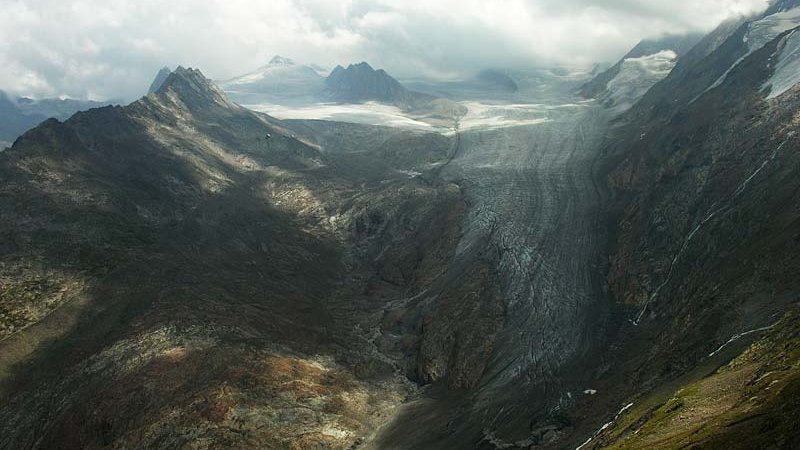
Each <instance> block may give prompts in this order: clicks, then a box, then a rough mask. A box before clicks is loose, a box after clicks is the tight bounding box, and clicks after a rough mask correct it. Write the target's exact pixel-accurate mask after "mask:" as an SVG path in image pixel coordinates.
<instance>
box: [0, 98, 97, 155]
mask: <svg viewBox="0 0 800 450" xmlns="http://www.w3.org/2000/svg"><path fill="white" fill-rule="evenodd" d="M111 103H112V102H96V101H83V100H73V99H59V98H45V99H41V100H34V99H31V98H28V97H13V96H10V95H8V94H7V93H5V92H3V91H0V150H2V149H3V148H5V147H6V146H8V145H10V144H11V143H12V142H13V141H14V140H15V139H16V138H17V137H19V136H20V135H21V134H22V133H24V132H26V131H27V130H29V129H31V128H33V127H34V126H36V125H37V124H39V123H41V122H43V121H44V120H46V119H48V118H56V119H59V120H65V119H67V118H69V117H70V116H72V115H73V114H75V113H76V112H78V111H84V110H87V109H90V108H97V107H99V106H105V105H108V104H111Z"/></svg>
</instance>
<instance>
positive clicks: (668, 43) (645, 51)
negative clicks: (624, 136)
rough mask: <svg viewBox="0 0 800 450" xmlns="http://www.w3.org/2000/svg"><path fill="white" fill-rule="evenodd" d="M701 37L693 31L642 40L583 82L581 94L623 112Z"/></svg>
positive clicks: (666, 72) (661, 77) (673, 65)
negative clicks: (613, 63) (607, 67)
mask: <svg viewBox="0 0 800 450" xmlns="http://www.w3.org/2000/svg"><path fill="white" fill-rule="evenodd" d="M701 38H702V36H701V35H697V34H689V35H677V36H666V37H663V38H660V39H652V40H645V41H642V42H640V43H639V44H637V45H636V47H634V48H633V49H631V51H629V52H628V53H627V54H626V55H625V56H624V57H623V58H622V59H621V60H620V61H619V62H617V63H616V64H615V65H614V66H612V67H611V68H609V69H608V70H606V71H605V72H602V73H600V74H598V75H596V76H595V77H594V78H593V79H592V80H590V81H589V82H588V83H586V84H585V85H583V86H582V87H581V94H582V95H583V96H584V97H587V98H596V99H599V100H600V101H601V102H602V103H603V104H604V105H605V106H607V107H610V108H613V110H614V111H616V112H622V111H624V110H626V109H628V108H630V107H631V106H632V105H633V104H634V103H635V102H636V101H637V100H639V99H640V98H641V97H642V96H643V95H644V94H645V93H646V92H647V90H648V89H650V88H651V87H652V86H653V85H655V84H656V83H657V82H659V81H661V80H662V79H664V78H665V77H666V76H667V75H668V74H669V72H670V71H671V70H672V69H673V67H675V64H676V63H677V61H678V58H680V57H681V56H682V55H684V54H686V53H687V52H688V51H689V50H691V49H692V47H694V45H695V44H697V43H698V42H699V41H700V39H701Z"/></svg>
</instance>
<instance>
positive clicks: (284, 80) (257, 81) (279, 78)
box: [219, 56, 325, 103]
mask: <svg viewBox="0 0 800 450" xmlns="http://www.w3.org/2000/svg"><path fill="white" fill-rule="evenodd" d="M324 81H325V78H324V77H323V76H322V75H321V74H320V72H319V71H318V69H315V68H313V67H311V66H307V65H301V64H297V63H295V62H294V61H293V60H291V59H289V58H284V57H282V56H275V57H274V58H272V60H270V62H269V64H267V65H265V66H262V67H259V68H258V69H256V70H254V71H253V72H250V73H248V74H245V75H242V76H240V77H236V78H233V79H230V80H226V81H222V82H220V83H219V85H220V87H221V88H222V89H223V90H224V91H225V92H226V93H227V94H228V95H229V96H230V97H231V98H232V99H233V100H235V101H237V102H239V103H262V102H265V101H274V102H278V103H284V102H287V101H289V102H292V101H310V100H314V99H316V98H317V97H318V96H319V94H320V93H321V92H322V89H323V87H324Z"/></svg>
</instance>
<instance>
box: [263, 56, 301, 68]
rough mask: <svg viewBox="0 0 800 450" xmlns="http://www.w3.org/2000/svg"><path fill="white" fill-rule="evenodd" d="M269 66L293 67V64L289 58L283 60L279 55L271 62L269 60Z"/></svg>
mask: <svg viewBox="0 0 800 450" xmlns="http://www.w3.org/2000/svg"><path fill="white" fill-rule="evenodd" d="M269 65H270V66H294V65H295V62H294V61H292V60H291V59H289V58H284V57H283V56H280V55H275V56H274V57H273V58H272V59H271V60H269Z"/></svg>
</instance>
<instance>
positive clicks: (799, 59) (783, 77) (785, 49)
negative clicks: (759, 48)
mask: <svg viewBox="0 0 800 450" xmlns="http://www.w3.org/2000/svg"><path fill="white" fill-rule="evenodd" d="M780 47H781V49H780V51H779V52H778V56H777V62H775V72H774V73H773V75H772V77H771V78H770V79H769V80H768V81H767V82H766V83H765V85H764V87H765V89H767V90H769V95H768V96H767V98H769V99H773V98H775V97H778V96H780V95H781V94H783V93H784V92H786V91H788V90H789V89H791V88H793V87H794V86H795V85H797V83H800V31H798V30H794V31H792V33H791V34H789V35H788V36H786V38H785V39H784V40H783V41H782V42H781V44H780Z"/></svg>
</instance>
